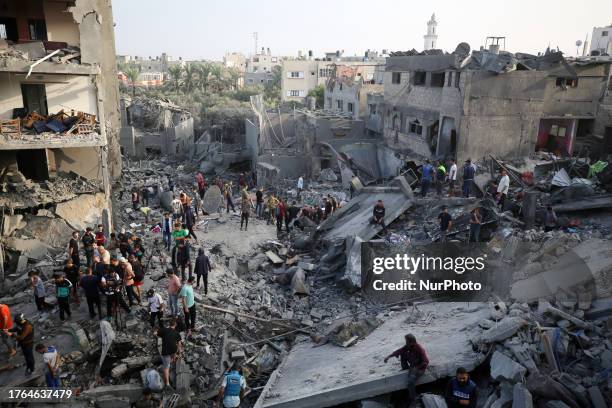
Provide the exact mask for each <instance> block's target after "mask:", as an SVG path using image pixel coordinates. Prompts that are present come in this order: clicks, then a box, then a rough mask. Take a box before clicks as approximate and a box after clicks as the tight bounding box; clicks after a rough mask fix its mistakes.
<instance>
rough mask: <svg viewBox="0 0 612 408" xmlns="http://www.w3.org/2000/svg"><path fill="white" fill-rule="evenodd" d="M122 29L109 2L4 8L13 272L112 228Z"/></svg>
mask: <svg viewBox="0 0 612 408" xmlns="http://www.w3.org/2000/svg"><path fill="white" fill-rule="evenodd" d="M113 25H114V23H113V17H112V9H111V6H110V2H108V1H102V0H77V1H54V0H45V1H35V0H28V1H21V0H4V1H0V37H1V38H0V163H1V164H2V166H1V174H2V176H1V188H2V192H1V193H0V206H1V207H2V214H3V215H2V218H1V220H2V237H3V239H2V244H3V247H4V249H6V251H0V255H2V257H3V260H4V261H5V262H4V265H8V267H9V270H8V272H10V273H11V272H15V271H16V272H23V270H24V268H25V266H26V264H27V261H28V260H30V261H32V260H40V259H42V258H44V255H45V254H46V253H47V252H48V251H50V250H52V248H58V247H61V248H62V249H63V247H64V245H65V240H66V239H67V237H69V235H70V232H71V231H72V230H73V229H78V230H81V229H83V228H84V227H85V226H91V225H93V224H94V223H99V222H102V223H104V224H106V225H107V226H108V227H110V225H111V216H110V214H111V202H110V188H111V183H112V181H113V179H115V178H116V177H118V176H119V174H120V172H121V156H120V151H119V143H118V135H119V133H118V131H119V109H118V103H119V100H118V87H117V79H116V78H117V72H116V60H115V45H114V33H113ZM15 231H18V234H17V235H15V234H13V233H14V232H15ZM0 264H3V263H2V262H0Z"/></svg>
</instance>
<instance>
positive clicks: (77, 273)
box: [63, 259, 81, 305]
mask: <svg viewBox="0 0 612 408" xmlns="http://www.w3.org/2000/svg"><path fill="white" fill-rule="evenodd" d="M63 272H64V275H65V276H66V278H67V279H68V280H69V281H70V282H74V283H75V284H74V285H72V286H71V288H70V294H71V295H72V299H73V300H74V302H75V303H76V304H77V305H80V304H81V299H79V292H78V291H77V286H78V285H77V283H78V282H79V280H80V279H81V269H80V268H79V267H78V266H76V265H75V264H74V263H73V262H72V259H68V260H66V266H64V269H63Z"/></svg>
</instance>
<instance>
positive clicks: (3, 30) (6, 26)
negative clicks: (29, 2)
mask: <svg viewBox="0 0 612 408" xmlns="http://www.w3.org/2000/svg"><path fill="white" fill-rule="evenodd" d="M0 38H1V39H3V40H10V41H17V40H18V39H19V34H18V31H17V20H16V19H14V18H10V17H0Z"/></svg>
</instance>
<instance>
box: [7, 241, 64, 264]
mask: <svg viewBox="0 0 612 408" xmlns="http://www.w3.org/2000/svg"><path fill="white" fill-rule="evenodd" d="M5 244H6V247H7V248H9V249H12V250H15V251H18V252H21V255H25V256H27V257H28V258H30V259H36V260H42V259H44V258H45V257H46V256H47V255H49V253H50V252H52V251H53V250H54V248H53V247H51V246H49V245H47V244H45V243H44V242H42V241H39V240H38V239H21V238H14V237H9V238H6V240H5Z"/></svg>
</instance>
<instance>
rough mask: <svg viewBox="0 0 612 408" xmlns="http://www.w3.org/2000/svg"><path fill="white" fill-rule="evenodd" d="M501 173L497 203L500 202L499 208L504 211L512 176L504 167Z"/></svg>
mask: <svg viewBox="0 0 612 408" xmlns="http://www.w3.org/2000/svg"><path fill="white" fill-rule="evenodd" d="M501 175H502V176H501V179H499V184H498V185H497V203H498V204H499V208H500V209H501V210H502V211H504V204H505V203H506V197H508V189H509V188H510V177H508V172H507V171H506V169H502V171H501Z"/></svg>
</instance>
